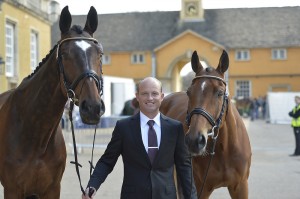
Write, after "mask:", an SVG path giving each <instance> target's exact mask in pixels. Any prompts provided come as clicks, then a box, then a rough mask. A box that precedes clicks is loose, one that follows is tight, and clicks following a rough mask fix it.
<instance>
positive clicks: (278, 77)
mask: <svg viewBox="0 0 300 199" xmlns="http://www.w3.org/2000/svg"><path fill="white" fill-rule="evenodd" d="M223 48H224V47H222V46H221V45H219V44H216V43H214V42H213V41H210V40H208V39H206V38H203V37H201V36H200V35H197V34H195V33H194V32H191V31H187V32H185V33H183V34H182V35H179V36H178V37H176V38H174V39H172V40H170V41H168V42H166V43H165V44H162V45H161V46H158V47H157V48H156V49H155V50H154V52H155V57H156V77H157V78H158V79H160V80H161V81H162V82H163V88H164V92H167V93H169V92H174V91H179V90H181V87H180V84H179V81H180V77H179V73H180V70H181V69H182V67H183V66H184V65H185V64H186V63H188V62H190V59H191V57H190V56H191V55H192V53H193V51H194V50H196V51H197V53H198V55H199V57H200V60H204V61H206V62H207V63H208V64H209V65H210V66H213V67H217V65H218V63H219V58H220V56H221V54H222V50H223ZM249 50H250V60H249V61H237V60H235V49H226V51H227V52H228V55H229V70H228V77H229V82H228V86H229V92H230V95H231V96H235V91H236V88H235V82H236V81H237V80H247V81H250V82H251V96H252V97H259V96H264V95H266V93H267V92H268V91H271V90H273V91H294V92H295V91H300V83H299V82H300V56H299V54H300V48H295V47H293V48H291V47H290V48H287V59H286V60H272V57H271V48H257V49H249ZM145 53H146V62H145V64H139V65H132V64H131V61H130V60H131V58H130V57H131V52H123V53H111V64H110V65H104V67H103V72H104V74H105V75H112V76H121V77H129V78H134V79H135V81H137V80H139V79H142V78H144V77H146V76H150V75H151V70H152V69H151V65H152V59H151V56H152V52H150V51H148V52H145Z"/></svg>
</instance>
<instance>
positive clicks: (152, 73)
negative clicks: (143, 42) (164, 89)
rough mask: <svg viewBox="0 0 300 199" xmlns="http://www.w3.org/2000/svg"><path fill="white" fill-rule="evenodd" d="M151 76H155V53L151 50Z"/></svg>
mask: <svg viewBox="0 0 300 199" xmlns="http://www.w3.org/2000/svg"><path fill="white" fill-rule="evenodd" d="M151 63H152V64H151V69H152V70H151V76H152V77H156V55H155V52H153V51H152V57H151Z"/></svg>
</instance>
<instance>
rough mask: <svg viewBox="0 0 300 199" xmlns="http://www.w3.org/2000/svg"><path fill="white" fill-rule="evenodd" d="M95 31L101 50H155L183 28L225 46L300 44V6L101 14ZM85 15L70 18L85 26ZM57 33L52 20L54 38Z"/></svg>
mask: <svg viewBox="0 0 300 199" xmlns="http://www.w3.org/2000/svg"><path fill="white" fill-rule="evenodd" d="M98 19H99V25H98V30H97V31H96V32H95V33H94V37H95V38H96V39H98V40H99V41H100V42H101V43H102V45H103V46H104V51H147V50H151V51H152V50H154V49H155V48H157V47H158V46H160V45H162V44H163V43H165V42H167V41H169V40H171V39H172V38H174V37H176V36H177V35H179V34H181V33H182V32H184V31H186V30H192V31H194V32H196V33H197V34H199V35H201V36H203V37H205V38H208V39H209V40H212V41H214V42H215V43H218V44H220V45H223V46H225V47H226V48H229V49H230V48H232V49H236V48H270V47H289V46H292V47H295V46H297V47H299V46H300V37H299V33H300V23H299V20H300V7H299V6H297V7H276V8H275V7H274V8H231V9H208V10H205V13H204V20H203V21H198V22H184V21H181V20H180V12H179V11H158V12H130V13H118V14H99V15H98ZM85 20H86V15H74V16H73V24H78V25H81V26H84V24H85ZM59 37H60V33H59V25H58V22H55V23H54V24H53V26H52V44H53V45H54V44H55V43H56V42H57V41H58V39H59Z"/></svg>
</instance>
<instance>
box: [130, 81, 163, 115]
mask: <svg viewBox="0 0 300 199" xmlns="http://www.w3.org/2000/svg"><path fill="white" fill-rule="evenodd" d="M135 95H136V99H137V100H138V102H139V105H140V111H141V112H142V113H144V114H145V115H146V116H147V117H149V118H151V119H152V118H154V117H155V116H156V115H157V114H158V112H159V107H160V105H161V102H162V100H163V98H164V94H163V93H162V84H161V82H160V81H159V80H158V79H156V78H153V77H146V78H145V79H143V80H141V81H140V82H139V83H138V85H137V92H136V94H135Z"/></svg>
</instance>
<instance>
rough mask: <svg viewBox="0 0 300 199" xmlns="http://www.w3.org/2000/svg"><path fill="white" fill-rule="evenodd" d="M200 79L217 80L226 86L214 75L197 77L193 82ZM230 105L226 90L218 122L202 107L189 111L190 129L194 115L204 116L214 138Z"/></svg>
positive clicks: (188, 121)
mask: <svg viewBox="0 0 300 199" xmlns="http://www.w3.org/2000/svg"><path fill="white" fill-rule="evenodd" d="M199 78H210V79H216V80H219V81H221V82H223V83H224V85H225V86H226V82H225V81H224V80H223V79H222V78H220V77H217V76H213V75H201V76H195V77H194V79H193V81H194V80H195V79H199ZM227 105H228V94H227V93H226V90H225V93H224V95H223V104H222V108H221V112H220V115H219V117H218V118H217V120H215V119H214V118H213V116H212V115H211V114H210V113H209V112H207V111H206V110H205V109H203V108H201V107H198V108H195V109H193V110H192V111H191V112H190V113H189V112H188V111H187V115H186V120H185V121H186V124H187V126H188V127H190V124H191V118H192V116H193V115H194V114H197V115H203V116H204V117H205V118H206V119H207V121H208V122H209V123H210V124H211V125H212V127H213V128H212V132H211V133H212V136H214V135H213V134H214V130H215V129H218V128H219V127H220V125H221V123H222V117H223V115H224V113H225V108H226V107H227Z"/></svg>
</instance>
